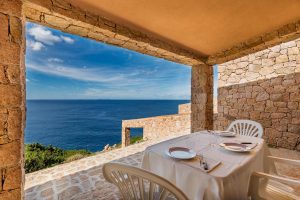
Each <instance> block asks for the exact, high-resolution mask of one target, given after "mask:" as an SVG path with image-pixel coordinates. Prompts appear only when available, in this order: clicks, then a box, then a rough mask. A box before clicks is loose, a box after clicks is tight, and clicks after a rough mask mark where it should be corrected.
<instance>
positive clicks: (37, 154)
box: [25, 143, 92, 173]
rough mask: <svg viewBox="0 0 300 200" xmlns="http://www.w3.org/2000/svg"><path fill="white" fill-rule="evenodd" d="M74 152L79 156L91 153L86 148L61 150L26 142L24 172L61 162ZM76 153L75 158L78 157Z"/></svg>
mask: <svg viewBox="0 0 300 200" xmlns="http://www.w3.org/2000/svg"><path fill="white" fill-rule="evenodd" d="M76 154H78V155H79V154H80V155H81V158H83V157H86V156H88V155H91V154H92V153H91V152H89V151H87V150H63V149H61V148H57V147H53V146H52V145H49V146H44V145H41V144H39V143H33V144H26V146H25V172H26V173H30V172H34V171H37V170H41V169H44V168H47V167H52V166H54V165H57V164H61V163H63V162H65V161H67V160H72V159H75V158H76V157H73V158H70V157H72V156H74V155H76ZM78 155H77V159H80V158H79V156H78Z"/></svg>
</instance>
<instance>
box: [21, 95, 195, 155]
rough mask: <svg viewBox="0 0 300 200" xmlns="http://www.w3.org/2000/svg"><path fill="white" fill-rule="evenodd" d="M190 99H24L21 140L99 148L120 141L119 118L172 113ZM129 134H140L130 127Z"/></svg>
mask: <svg viewBox="0 0 300 200" xmlns="http://www.w3.org/2000/svg"><path fill="white" fill-rule="evenodd" d="M188 102H190V100H147V99H136V100H133V99H122V100H120V99H27V103H26V104H27V114H26V129H25V143H26V144H29V143H36V142H38V143H41V144H44V145H53V146H56V147H60V148H63V149H86V150H89V151H92V152H95V151H101V150H102V149H103V147H104V146H105V145H106V144H110V145H113V144H118V143H120V142H121V126H122V120H126V119H137V118H145V117H153V116H160V115H169V114H176V113H177V112H178V105H179V104H184V103H188ZM131 133H132V135H133V136H137V135H142V130H141V129H132V131H131Z"/></svg>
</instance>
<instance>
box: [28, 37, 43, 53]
mask: <svg viewBox="0 0 300 200" xmlns="http://www.w3.org/2000/svg"><path fill="white" fill-rule="evenodd" d="M27 46H28V47H29V48H30V49H31V50H32V51H40V50H42V49H43V48H44V47H45V45H43V44H42V43H41V42H36V41H32V40H28V42H27Z"/></svg>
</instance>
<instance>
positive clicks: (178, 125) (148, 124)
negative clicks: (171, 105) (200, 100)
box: [122, 104, 191, 147]
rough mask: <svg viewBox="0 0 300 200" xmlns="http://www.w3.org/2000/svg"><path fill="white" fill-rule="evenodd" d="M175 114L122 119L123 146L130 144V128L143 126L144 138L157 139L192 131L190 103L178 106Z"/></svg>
mask: <svg viewBox="0 0 300 200" xmlns="http://www.w3.org/2000/svg"><path fill="white" fill-rule="evenodd" d="M178 113H179V114H175V115H163V116H157V117H149V118H140V119H131V120H123V121H122V146H123V147H125V146H128V145H129V144H130V128H143V138H144V139H156V138H160V137H165V136H173V135H182V134H183V133H190V132H191V111H190V104H182V105H179V106H178Z"/></svg>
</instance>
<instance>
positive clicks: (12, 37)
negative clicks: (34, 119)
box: [0, 0, 25, 200]
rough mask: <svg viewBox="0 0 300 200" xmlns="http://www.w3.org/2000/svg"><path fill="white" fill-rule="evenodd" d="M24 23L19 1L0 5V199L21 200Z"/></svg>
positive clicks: (9, 0)
mask: <svg viewBox="0 0 300 200" xmlns="http://www.w3.org/2000/svg"><path fill="white" fill-rule="evenodd" d="M24 22H25V20H24V18H23V14H22V1H21V0H5V1H4V0H2V1H0V199H5V200H18V199H23V196H24V195H23V189H24V187H23V186H24V170H23V165H24V161H23V154H24V151H23V144H24V141H23V131H24V122H25V76H24V73H25V70H24V53H25V52H24V49H25V48H24V46H25V37H24V29H25V26H24V25H25V24H24Z"/></svg>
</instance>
